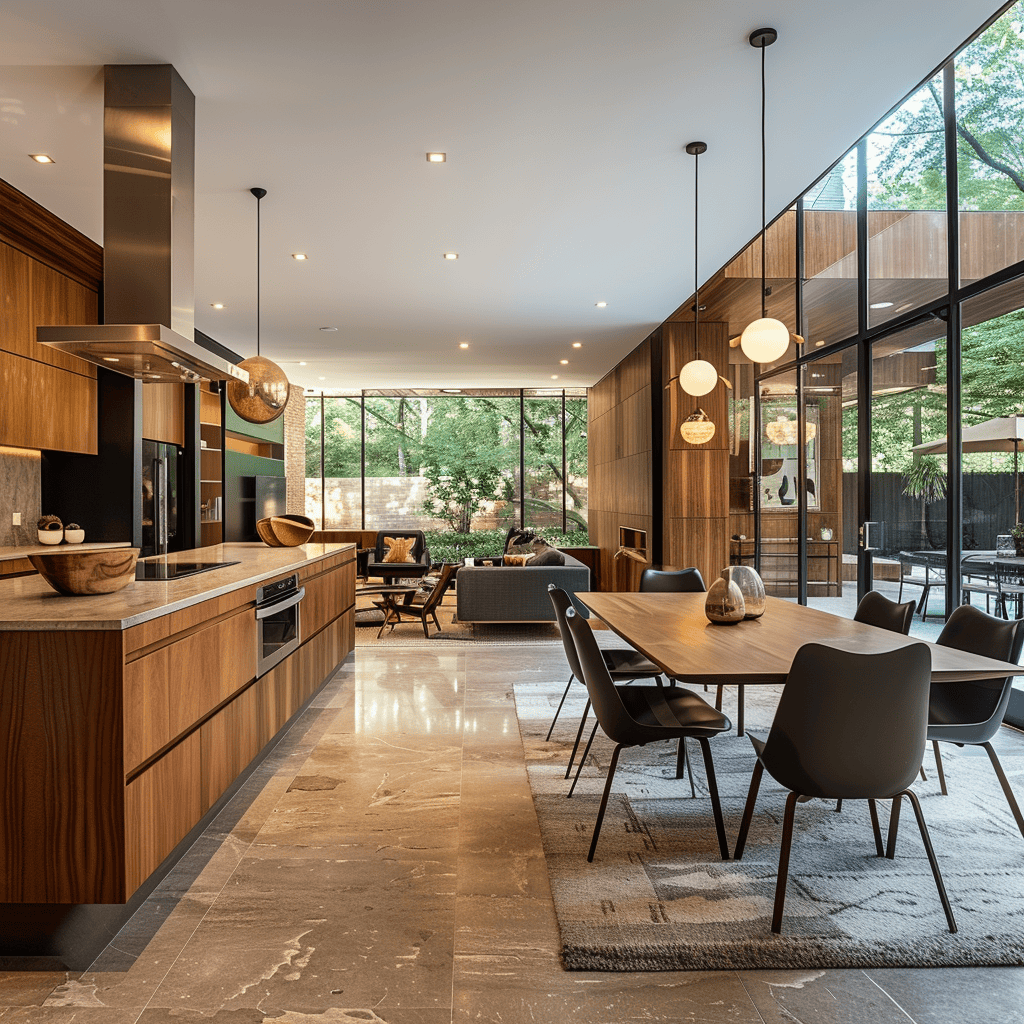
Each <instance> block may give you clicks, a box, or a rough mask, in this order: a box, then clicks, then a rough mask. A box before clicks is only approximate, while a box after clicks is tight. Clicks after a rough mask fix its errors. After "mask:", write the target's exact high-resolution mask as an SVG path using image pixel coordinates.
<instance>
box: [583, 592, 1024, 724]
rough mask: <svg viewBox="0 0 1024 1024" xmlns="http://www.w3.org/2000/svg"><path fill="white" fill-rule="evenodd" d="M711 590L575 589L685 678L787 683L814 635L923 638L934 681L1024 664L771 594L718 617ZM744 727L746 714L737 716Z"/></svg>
mask: <svg viewBox="0 0 1024 1024" xmlns="http://www.w3.org/2000/svg"><path fill="white" fill-rule="evenodd" d="M706 597H707V595H706V594H666V593H661V594H636V593H627V594H616V593H603V592H601V593H587V594H577V595H576V599H577V600H578V601H580V602H581V603H582V604H584V605H585V606H586V607H587V608H589V609H590V611H591V612H593V613H594V614H595V615H596V616H597V617H598V618H599V619H601V620H602V621H603V622H604V623H606V624H607V626H608V627H609V628H610V629H611V630H613V631H614V632H615V633H617V634H618V635H619V636H620V637H622V639H623V640H625V641H626V643H628V644H630V645H631V646H633V647H635V648H636V649H637V650H638V651H640V652H641V653H642V654H643V655H645V656H646V657H648V658H650V659H651V661H653V662H654V663H655V664H656V665H658V667H659V668H661V670H662V671H663V672H664V673H665V674H666V675H668V676H672V677H677V678H679V679H682V680H685V681H686V682H687V683H694V684H700V683H708V684H712V685H715V686H718V685H722V684H724V685H726V686H753V685H764V684H769V683H784V682H785V681H786V677H787V676H788V675H789V670H790V667H791V666H792V664H793V658H794V656H795V655H796V652H797V651H798V650H799V648H800V647H801V646H802V645H803V644H805V643H809V642H811V641H815V642H822V643H828V642H829V641H830V640H838V641H842V642H843V643H844V646H846V645H849V644H850V643H851V642H852V643H855V644H856V649H857V650H858V651H861V652H863V653H864V654H877V653H880V652H882V651H889V650H892V649H893V647H895V646H904V645H906V644H912V643H924V644H926V645H927V646H928V648H929V649H930V650H931V654H932V682H934V683H943V682H950V683H952V682H962V681H966V680H979V679H1005V678H1006V676H1021V675H1024V666H1021V665H1013V664H1010V663H1008V662H1005V661H996V660H995V659H993V658H984V657H982V656H980V655H977V654H969V653H968V652H967V651H958V650H956V649H954V648H952V647H940V646H938V645H937V644H933V643H928V642H927V641H925V640H918V639H917V638H916V637H908V636H903V635H902V634H899V633H893V632H892V631H890V630H887V629H880V628H879V627H877V626H869V625H867V624H866V623H863V622H855V621H854V620H853V619H847V618H843V617H842V616H839V615H832V614H831V613H830V612H823V611H820V610H819V609H817V608H808V607H806V606H805V605H799V604H796V603H794V602H792V601H783V600H782V599H781V598H777V597H769V598H768V599H767V602H766V605H765V612H764V615H762V616H761V617H760V618H758V619H744V620H743V621H742V622H738V623H735V624H734V625H716V624H714V623H711V622H709V621H708V619H707V616H706V615H705V614H704V601H705V599H706ZM737 731H738V732H739V733H740V734H741V735H742V733H743V720H742V714H741V716H740V717H739V720H738V721H737Z"/></svg>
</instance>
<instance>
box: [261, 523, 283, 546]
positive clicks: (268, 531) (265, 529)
mask: <svg viewBox="0 0 1024 1024" xmlns="http://www.w3.org/2000/svg"><path fill="white" fill-rule="evenodd" d="M256 532H257V533H258V534H259V535H260V540H261V541H263V543H264V544H269V545H270V547H272V548H279V547H281V542H280V541H279V540H278V539H277V537H276V535H275V534H274V530H273V527H271V525H270V519H260V520H257V522H256Z"/></svg>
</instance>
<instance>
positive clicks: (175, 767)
mask: <svg viewBox="0 0 1024 1024" xmlns="http://www.w3.org/2000/svg"><path fill="white" fill-rule="evenodd" d="M124 808H125V810H124V818H125V836H124V845H125V862H126V872H125V896H124V897H122V901H123V900H125V899H127V898H128V896H129V895H130V894H131V893H133V892H135V890H136V889H138V887H139V886H140V885H142V883H143V882H145V880H146V879H147V878H149V876H150V875H151V874H152V873H153V872H154V871H155V870H156V869H157V868H158V867H159V866H160V864H161V862H162V861H163V859H164V858H165V857H166V856H167V855H168V854H169V853H170V852H171V850H173V849H174V847H175V846H177V845H178V843H179V842H181V840H182V839H184V838H185V836H186V835H188V833H189V831H190V830H191V829H192V826H193V825H195V824H196V822H197V821H199V819H200V818H201V817H202V816H203V813H204V812H203V809H202V796H201V768H200V743H199V735H198V734H197V733H193V734H192V735H191V736H188V737H186V738H185V739H184V740H183V741H182V742H181V743H179V744H178V745H177V746H176V747H174V749H173V750H171V751H169V752H168V753H167V754H166V755H165V756H164V757H162V758H161V759H160V760H159V761H157V762H156V764H154V765H153V766H152V767H151V768H149V769H148V770H147V771H145V772H143V773H142V774H141V775H140V776H139V777H138V778H137V779H134V780H133V781H132V782H131V783H129V784H128V786H126V787H125V791H124Z"/></svg>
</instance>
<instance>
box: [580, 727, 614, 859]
mask: <svg viewBox="0 0 1024 1024" xmlns="http://www.w3.org/2000/svg"><path fill="white" fill-rule="evenodd" d="M620 750H622V744H621V743H616V744H615V751H614V753H613V754H612V763H611V764H610V765H608V778H607V779H605V780H604V794H603V795H602V797H601V806H600V807H599V808H598V809H597V821H595V822H594V838H593V839H591V840H590V853H588V854H587V862H588V863H591V862H592V861H593V859H594V851H595V850H596V849H597V837H598V836H599V835H600V834H601V823H602V822H603V821H604V812H605V808H606V807H607V806H608V794H609V793H610V792H611V789H612V779H613V778H614V776H615V766H616V765H617V764H618V763H619V751H620ZM581 763H582V762H581ZM573 785H575V783H573Z"/></svg>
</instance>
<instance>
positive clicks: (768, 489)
mask: <svg viewBox="0 0 1024 1024" xmlns="http://www.w3.org/2000/svg"><path fill="white" fill-rule="evenodd" d="M806 413H807V426H806V434H807V444H806V450H807V468H806V474H807V477H806V481H805V485H806V488H807V509H808V511H812V512H813V511H817V510H818V509H819V508H820V496H819V494H818V443H819V437H818V407H817V406H816V405H808V406H806ZM796 431H797V409H796V405H795V404H793V401H792V399H788V398H785V399H765V400H764V401H763V403H762V405H761V478H760V480H759V481H758V495H759V498H760V502H761V510H762V511H764V512H772V511H777V510H785V509H790V508H791V509H794V510H795V509H796V505H797V498H798V495H797V484H798V482H799V466H800V459H799V451H798V448H797V436H796Z"/></svg>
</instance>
